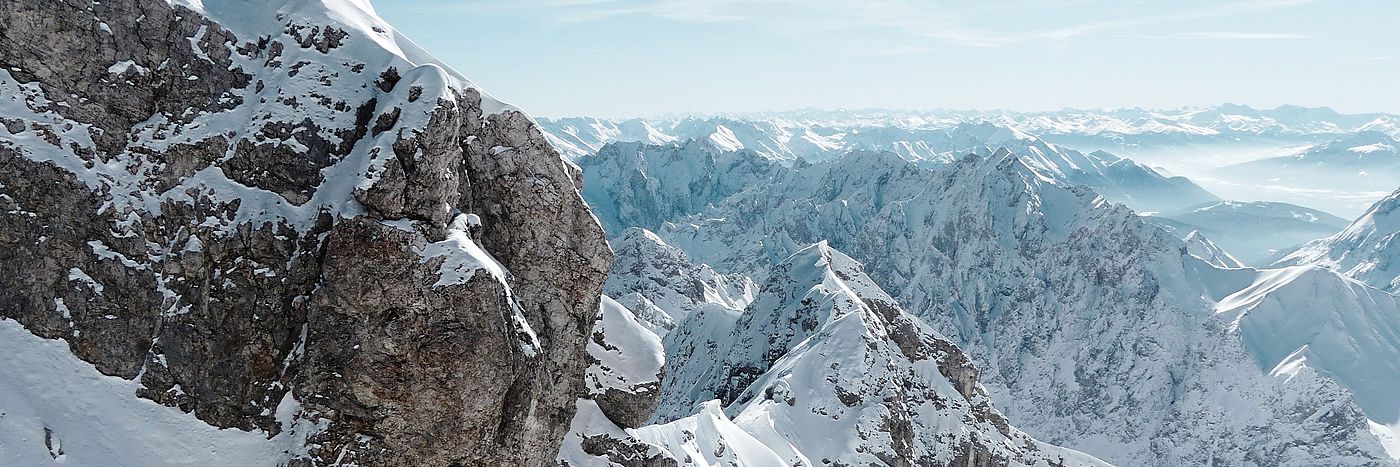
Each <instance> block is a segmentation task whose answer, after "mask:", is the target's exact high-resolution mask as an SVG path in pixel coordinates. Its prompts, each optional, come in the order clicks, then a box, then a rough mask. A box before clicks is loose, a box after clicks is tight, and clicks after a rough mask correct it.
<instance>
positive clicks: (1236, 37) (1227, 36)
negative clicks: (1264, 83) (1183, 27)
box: [1137, 31, 1312, 41]
mask: <svg viewBox="0 0 1400 467" xmlns="http://www.w3.org/2000/svg"><path fill="white" fill-rule="evenodd" d="M1137 37H1141V38H1144V39H1202V40H1219V41H1254V40H1280V39H1285V40H1286V39H1310V38H1312V36H1310V35H1306V34H1290V33H1277V32H1240V31H1197V32H1183V33H1178V34H1164V35H1148V36H1137Z"/></svg>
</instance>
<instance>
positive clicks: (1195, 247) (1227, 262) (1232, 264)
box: [1182, 230, 1244, 269]
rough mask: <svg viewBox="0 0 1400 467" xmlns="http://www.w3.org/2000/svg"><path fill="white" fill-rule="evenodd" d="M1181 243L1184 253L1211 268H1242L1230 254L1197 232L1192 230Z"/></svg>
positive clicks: (1242, 264)
mask: <svg viewBox="0 0 1400 467" xmlns="http://www.w3.org/2000/svg"><path fill="white" fill-rule="evenodd" d="M1182 241H1184V242H1186V251H1187V252H1188V253H1190V254H1191V256H1195V257H1197V258H1200V259H1202V260H1205V262H1207V263H1210V265H1211V266H1216V267H1222V268H1231V269H1234V268H1242V267H1244V263H1241V262H1240V260H1238V259H1235V257H1234V256H1230V253H1228V252H1226V251H1225V250H1223V249H1221V248H1220V247H1219V246H1217V245H1216V244H1215V242H1212V241H1210V239H1208V238H1206V236H1205V235H1201V231H1199V230H1192V231H1191V233H1188V234H1186V238H1184V239H1182Z"/></svg>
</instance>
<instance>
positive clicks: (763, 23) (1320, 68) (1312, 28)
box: [373, 0, 1400, 118]
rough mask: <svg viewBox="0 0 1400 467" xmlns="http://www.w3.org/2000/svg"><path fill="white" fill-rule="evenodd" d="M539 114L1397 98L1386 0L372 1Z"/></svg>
mask: <svg viewBox="0 0 1400 467" xmlns="http://www.w3.org/2000/svg"><path fill="white" fill-rule="evenodd" d="M373 3H374V5H375V8H376V9H377V10H378V12H379V14H380V16H382V17H384V18H385V19H387V20H388V21H389V22H391V23H392V24H394V25H395V26H396V27H397V28H398V29H399V30H400V31H402V32H403V33H404V34H406V35H407V36H408V37H410V38H412V39H413V40H414V41H415V42H417V43H418V44H419V45H421V46H422V47H423V48H425V49H427V50H428V51H429V52H431V53H433V54H434V55H436V56H437V57H438V58H439V59H441V60H443V61H444V62H446V63H448V64H450V65H452V66H453V67H454V68H456V69H457V70H458V71H460V72H462V73H463V74H464V75H466V76H467V77H469V78H470V79H472V81H474V82H476V83H477V84H478V85H480V86H481V87H483V88H484V89H486V90H487V91H488V92H489V93H490V94H492V95H493V96H495V97H497V98H499V99H501V100H504V101H506V102H510V103H512V104H515V105H517V106H519V107H521V108H523V109H525V110H526V111H528V112H530V113H532V114H534V115H536V116H547V117H563V116H594V117H609V118H620V117H644V116H657V115H666V114H680V113H723V112H752V111H779V110H794V109H807V108H816V109H861V108H889V109H958V110H969V109H975V110H994V109H1007V110H1022V111H1035V110H1055V109H1060V108H1066V107H1072V108H1099V107H1144V108H1174V107H1181V106H1193V105H1214V104H1220V103H1225V102H1230V103H1238V104H1246V105H1251V106H1255V107H1274V106H1278V105H1281V104H1295V105H1306V106H1327V107H1332V108H1334V109H1337V110H1339V111H1342V112H1348V113H1361V112H1395V113H1400V34H1396V31H1397V30H1400V1H1397V0H1331V1H1327V0H1216V1H1205V0H1176V1H1166V0H1162V1H1133V0H1007V1H994V0H981V1H979V0H777V1H751V0H373Z"/></svg>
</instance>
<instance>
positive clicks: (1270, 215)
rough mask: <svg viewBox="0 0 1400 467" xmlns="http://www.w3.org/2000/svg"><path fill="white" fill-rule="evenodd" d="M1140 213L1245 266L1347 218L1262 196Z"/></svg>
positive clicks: (1327, 232) (1317, 235)
mask: <svg viewBox="0 0 1400 467" xmlns="http://www.w3.org/2000/svg"><path fill="white" fill-rule="evenodd" d="M1143 219H1145V220H1147V222H1149V223H1152V224H1156V225H1157V226H1160V227H1162V228H1165V229H1167V230H1169V231H1171V232H1172V233H1174V234H1176V235H1177V236H1178V237H1181V238H1183V239H1184V238H1187V237H1188V236H1189V235H1190V234H1191V233H1192V232H1197V233H1199V234H1202V235H1204V236H1205V237H1206V238H1208V239H1210V240H1211V241H1213V242H1215V244H1218V245H1219V246H1220V248H1222V249H1223V250H1224V251H1227V252H1229V253H1230V254H1231V255H1232V256H1234V257H1236V258H1238V259H1239V260H1240V261H1242V262H1243V263H1244V264H1247V265H1251V266H1267V265H1268V264H1269V263H1271V262H1272V260H1273V259H1274V258H1276V257H1277V256H1278V255H1280V254H1281V253H1283V252H1286V251H1290V250H1292V249H1293V248H1296V247H1297V246H1299V245H1302V244H1303V243H1304V242H1307V241H1309V240H1313V239H1318V238H1322V237H1326V236H1329V235H1332V234H1334V233H1337V232H1339V231H1341V230H1342V228H1344V227H1346V225H1347V223H1348V221H1347V220H1346V219H1342V218H1340V217H1337V216H1333V215H1331V214H1328V213H1325V212H1322V211H1318V210H1316V209H1309V208H1305V207H1302V206H1297V205H1292V204H1288V203H1273V202H1266V201H1256V202H1251V203H1247V202H1239V201H1221V202H1218V203H1209V204H1204V205H1200V206H1193V207H1190V208H1187V209H1183V210H1179V211H1171V212H1164V213H1156V214H1153V215H1150V216H1145V217H1143Z"/></svg>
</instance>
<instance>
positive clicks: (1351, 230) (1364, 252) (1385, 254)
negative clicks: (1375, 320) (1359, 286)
mask: <svg viewBox="0 0 1400 467" xmlns="http://www.w3.org/2000/svg"><path fill="white" fill-rule="evenodd" d="M1297 264H1313V265H1318V266H1324V267H1328V268H1332V269H1335V270H1338V271H1341V272H1342V273H1343V274H1346V275H1348V276H1351V277H1353V278H1356V279H1357V280H1360V281H1362V282H1365V283H1367V284H1370V285H1372V286H1373V287H1376V288H1379V289H1382V290H1388V291H1390V292H1400V190H1396V191H1395V192H1394V193H1391V194H1390V196H1386V197H1385V198H1384V199H1382V200H1380V201H1377V202H1376V204H1374V205H1372V206H1371V209H1369V210H1367V211H1366V213H1365V214H1362V215H1361V217H1359V218H1357V219H1356V220H1355V221H1353V222H1352V223H1351V224H1350V225H1348V226H1347V227H1346V228H1345V229H1343V230H1342V231H1341V232H1339V233H1337V234H1336V235H1333V236H1331V237H1327V238H1322V239H1318V240H1315V241H1312V242H1308V243H1307V244H1306V245H1303V246H1302V247H1299V248H1298V249H1297V250H1296V251H1294V252H1292V253H1289V254H1288V255H1286V256H1284V257H1283V258H1282V259H1280V260H1279V261H1278V263H1277V265H1279V266H1284V265H1297Z"/></svg>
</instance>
